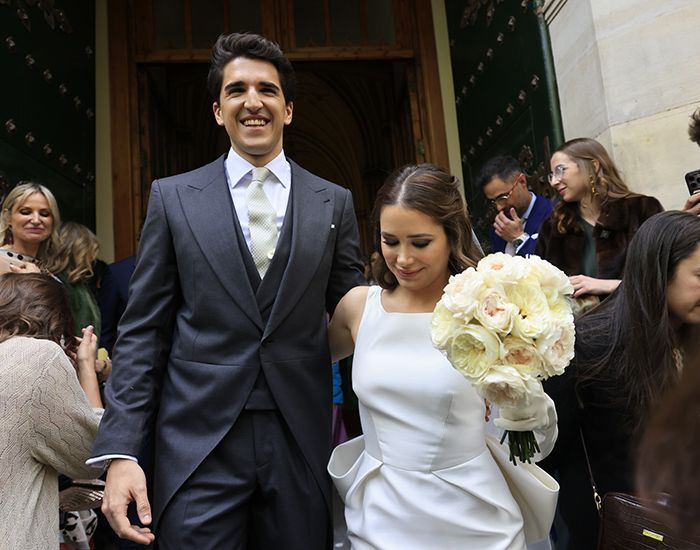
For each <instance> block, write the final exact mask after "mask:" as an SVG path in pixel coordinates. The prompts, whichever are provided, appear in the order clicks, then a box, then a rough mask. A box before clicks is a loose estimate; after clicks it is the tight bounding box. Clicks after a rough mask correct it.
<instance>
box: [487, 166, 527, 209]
mask: <svg viewBox="0 0 700 550" xmlns="http://www.w3.org/2000/svg"><path fill="white" fill-rule="evenodd" d="M522 175H523V174H522V172H521V173H520V174H518V175H517V176H516V178H515V181H514V182H513V187H511V188H510V191H508V192H507V193H502V194H500V195H498V196H497V197H494V198H492V199H488V202H489V205H490V206H492V207H495V206H498V205H500V204H504V203H505V202H506V201H507V200H508V199H509V198H510V196H511V195H512V194H513V191H515V187H516V186H517V185H518V182H519V181H520V176H522Z"/></svg>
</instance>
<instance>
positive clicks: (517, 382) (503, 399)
mask: <svg viewBox="0 0 700 550" xmlns="http://www.w3.org/2000/svg"><path fill="white" fill-rule="evenodd" d="M526 379H527V375H525V376H523V375H522V374H521V373H520V372H518V370H517V369H515V368H513V367H509V366H507V365H494V366H493V367H492V368H491V369H490V370H489V372H488V373H486V374H485V375H484V376H482V377H481V378H480V379H479V380H478V381H477V382H475V383H474V388H475V389H476V391H477V393H478V394H479V395H480V396H482V397H483V398H484V399H488V400H489V401H491V402H492V403H495V404H496V405H498V406H499V407H524V406H526V405H527V403H528V384H527V382H526Z"/></svg>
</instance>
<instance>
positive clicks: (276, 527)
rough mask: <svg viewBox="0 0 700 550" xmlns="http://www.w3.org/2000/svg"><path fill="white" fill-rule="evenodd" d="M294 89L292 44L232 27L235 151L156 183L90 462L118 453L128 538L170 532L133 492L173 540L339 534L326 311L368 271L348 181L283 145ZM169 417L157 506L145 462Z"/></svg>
mask: <svg viewBox="0 0 700 550" xmlns="http://www.w3.org/2000/svg"><path fill="white" fill-rule="evenodd" d="M295 84H296V82H295V75H294V71H293V69H292V66H291V64H290V62H289V60H287V58H286V57H284V54H283V53H282V51H281V50H280V49H279V46H277V44H275V43H273V42H270V41H269V40H267V39H265V38H263V37H261V36H257V35H252V34H231V35H228V36H220V37H219V39H218V40H217V42H216V44H215V45H214V48H213V49H212V55H211V67H210V70H209V76H208V87H209V90H210V92H211V93H212V96H213V98H214V103H213V111H214V117H215V119H216V122H217V124H219V125H220V126H223V127H224V128H225V129H226V132H227V133H228V136H229V138H230V141H231V149H230V150H229V152H228V153H227V154H226V155H224V156H223V157H221V158H219V159H217V160H216V161H214V162H212V163H211V164H208V165H206V166H203V167H201V168H198V169H196V170H194V171H192V172H188V173H186V174H181V175H178V176H174V177H170V178H165V179H162V180H156V181H154V182H153V185H152V188H151V197H150V201H149V205H148V216H147V219H146V222H145V226H144V229H143V234H142V237H141V244H140V250H139V256H138V261H137V264H136V270H135V272H134V276H133V279H132V281H131V289H130V297H129V303H128V305H127V308H126V311H125V313H124V317H123V318H122V321H121V323H120V327H119V338H118V340H117V343H116V347H115V353H114V372H113V374H112V376H111V378H110V383H109V386H108V388H107V410H106V414H105V416H104V419H103V420H102V423H101V426H100V430H99V433H98V436H97V441H96V443H95V447H94V449H93V458H92V459H91V460H90V462H94V463H100V462H101V461H104V460H106V459H110V460H111V463H110V464H109V468H108V473H107V486H106V490H105V499H104V504H103V511H104V512H105V514H106V516H107V518H108V519H109V522H110V524H111V525H112V527H113V528H114V530H115V531H116V532H117V534H118V535H119V536H121V537H123V538H128V539H131V540H133V541H136V542H141V543H145V544H148V543H149V542H151V541H153V539H154V533H153V532H151V530H150V529H149V528H148V527H146V528H138V527H135V526H131V525H129V521H128V519H127V517H126V507H127V504H128V503H129V502H130V501H132V500H135V501H136V504H137V510H138V513H139V517H140V518H141V520H142V522H143V523H144V524H145V525H151V514H152V515H153V525H154V526H155V527H154V531H155V537H156V539H157V542H158V545H159V548H161V549H170V548H177V549H179V548H197V549H206V548H212V549H214V548H216V549H238V548H260V549H267V548H286V549H299V550H302V549H304V550H308V549H321V548H326V547H327V546H328V545H329V541H330V540H331V530H330V529H329V525H330V510H331V499H330V483H329V480H328V478H327V475H326V463H327V460H328V455H329V449H330V426H331V397H332V392H331V390H332V386H331V362H330V357H329V352H328V345H327V337H326V322H327V321H326V320H327V313H328V312H332V311H333V309H334V308H335V306H336V304H337V303H338V301H339V300H340V298H341V297H342V296H343V295H344V294H345V292H346V291H347V290H349V289H350V288H352V287H354V286H356V285H360V284H363V282H364V279H363V276H362V263H361V261H360V257H359V250H358V233H357V222H356V219H355V214H354V211H353V205H352V197H351V194H350V192H349V191H348V190H347V189H344V188H341V187H338V186H337V185H334V184H332V183H330V182H328V181H325V180H322V179H321V178H318V177H317V176H314V175H313V174H311V173H309V172H307V171H306V170H304V169H303V168H301V167H300V166H298V165H296V164H295V163H294V162H292V161H291V160H289V159H287V157H285V155H284V151H283V149H282V132H283V129H284V126H286V125H288V124H289V123H291V121H292V111H293V100H294V93H295ZM153 428H155V432H154V437H155V457H154V469H155V473H154V497H153V512H151V507H150V504H149V502H148V499H147V496H146V490H145V487H146V484H145V479H144V474H143V471H142V470H141V468H140V467H139V465H138V463H137V462H136V461H135V460H134V457H136V456H138V454H139V452H140V449H141V445H142V439H143V437H144V434H147V433H149V432H151V431H152V429H153Z"/></svg>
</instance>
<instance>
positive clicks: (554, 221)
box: [537, 138, 663, 298]
mask: <svg viewBox="0 0 700 550" xmlns="http://www.w3.org/2000/svg"><path fill="white" fill-rule="evenodd" d="M550 165H551V169H552V172H551V173H550V174H549V176H548V179H549V183H550V185H551V186H552V187H553V188H554V189H555V190H556V191H557V193H558V194H559V198H560V199H561V200H560V202H559V203H558V204H557V205H556V206H555V208H554V212H553V213H552V216H551V217H550V218H549V219H548V220H546V221H545V222H544V223H543V224H542V226H541V227H540V233H539V239H538V245H537V254H538V255H539V256H540V257H542V258H544V259H545V260H548V261H550V262H551V263H553V264H554V265H556V266H557V267H559V268H560V269H561V270H562V271H564V272H565V273H566V274H567V275H569V278H570V280H571V284H572V285H573V286H574V291H575V293H574V296H576V297H577V298H578V297H584V296H589V295H593V296H598V297H605V296H607V295H608V294H610V293H611V292H612V291H613V290H615V289H616V288H617V286H618V285H619V284H620V278H621V277H622V271H623V268H624V266H625V258H626V256H627V246H628V244H629V242H630V241H631V240H632V237H633V236H634V234H635V233H636V232H637V229H639V226H640V225H641V224H642V223H643V222H644V221H645V220H646V219H647V218H649V217H651V216H653V215H654V214H657V213H658V212H661V211H662V210H663V207H662V206H661V204H660V203H659V201H658V200H656V199H655V198H654V197H649V196H646V195H640V194H637V193H633V192H631V191H630V190H629V188H628V187H627V185H626V184H625V182H624V181H623V180H622V178H621V176H620V174H619V172H618V170H617V168H616V167H615V164H614V163H613V161H612V159H611V158H610V155H608V152H607V151H606V150H605V148H604V147H603V146H602V145H601V144H600V143H598V142H597V141H595V140H593V139H589V138H577V139H572V140H570V141H567V142H566V143H564V144H563V145H562V146H561V147H559V148H558V149H557V150H556V151H555V152H554V154H553V155H552V159H551V161H550Z"/></svg>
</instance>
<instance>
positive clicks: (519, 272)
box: [476, 252, 529, 285]
mask: <svg viewBox="0 0 700 550" xmlns="http://www.w3.org/2000/svg"><path fill="white" fill-rule="evenodd" d="M476 270H477V271H478V272H479V273H482V274H483V275H484V277H485V279H486V281H487V283H488V284H489V285H493V284H495V283H501V284H512V283H515V282H517V281H520V280H521V279H523V278H525V277H526V276H527V274H528V273H529V269H528V265H527V260H525V258H523V257H521V256H510V255H508V254H504V253H503V252H496V253H494V254H489V255H488V256H485V257H483V258H482V259H481V260H480V261H479V263H478V264H477V266H476Z"/></svg>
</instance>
